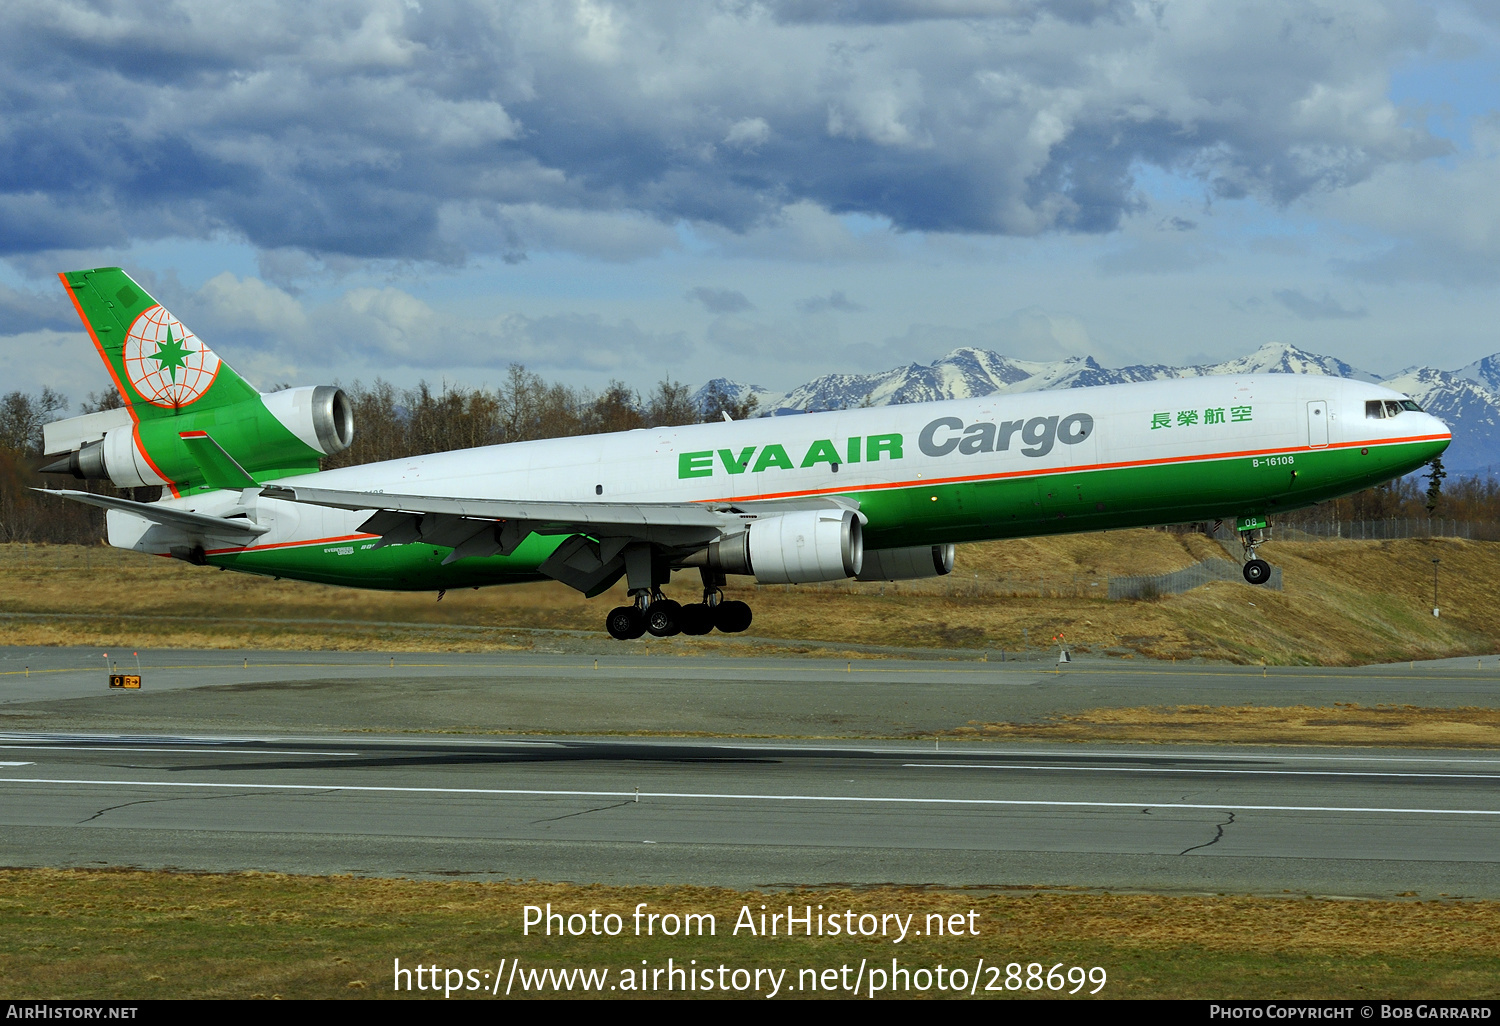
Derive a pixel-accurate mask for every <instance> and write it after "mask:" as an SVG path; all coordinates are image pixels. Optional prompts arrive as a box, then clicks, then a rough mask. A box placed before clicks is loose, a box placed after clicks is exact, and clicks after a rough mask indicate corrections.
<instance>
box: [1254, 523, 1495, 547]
mask: <svg viewBox="0 0 1500 1026" xmlns="http://www.w3.org/2000/svg"><path fill="white" fill-rule="evenodd" d="M1274 537H1275V540H1276V541H1283V542H1296V541H1330V540H1344V541H1349V540H1353V541H1387V540H1393V539H1398V538H1469V539H1473V540H1477V541H1497V540H1500V524H1496V523H1493V522H1491V521H1484V520H1441V519H1428V518H1427V517H1392V518H1390V519H1387V520H1326V521H1310V522H1308V523H1301V524H1298V523H1291V524H1277V525H1276V533H1275V536H1274Z"/></svg>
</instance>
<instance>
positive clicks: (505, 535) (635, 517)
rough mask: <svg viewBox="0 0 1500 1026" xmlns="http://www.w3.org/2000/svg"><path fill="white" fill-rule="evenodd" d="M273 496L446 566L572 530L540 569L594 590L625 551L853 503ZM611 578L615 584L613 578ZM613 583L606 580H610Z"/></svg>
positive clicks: (671, 548) (287, 491) (292, 490)
mask: <svg viewBox="0 0 1500 1026" xmlns="http://www.w3.org/2000/svg"><path fill="white" fill-rule="evenodd" d="M261 495H263V496H265V497H266V498H268V499H285V500H289V501H291V502H305V503H310V504H312V505H316V506H329V507H332V508H334V509H348V510H361V511H362V510H371V511H372V513H371V516H370V517H369V518H368V519H367V520H365V521H364V523H363V524H361V525H360V530H361V531H364V532H366V533H369V534H378V535H380V541H379V542H377V543H376V547H383V546H386V545H405V544H408V543H411V542H424V543H428V544H432V545H439V546H445V547H448V548H451V549H452V550H453V551H452V552H450V553H449V554H448V555H447V556H446V557H445V558H444V559H443V562H444V563H445V564H446V563H451V562H454V561H456V560H460V559H467V558H469V557H471V556H492V555H495V554H496V553H499V554H501V555H506V556H508V555H510V554H511V553H512V552H514V551H515V550H516V549H517V548H518V547H519V546H520V544H521V543H522V542H523V541H525V540H526V539H527V538H528V537H529V536H531V535H532V534H544V535H559V534H561V535H571V536H573V537H572V538H570V539H569V540H568V541H566V542H564V543H563V545H562V546H560V547H559V548H558V549H557V551H556V553H555V554H554V555H553V556H552V557H551V558H549V559H548V560H547V561H546V562H545V563H543V564H542V566H541V567H540V568H539V569H540V570H541V572H542V573H544V574H546V575H547V576H549V577H553V578H555V579H557V580H560V581H563V583H565V584H569V585H570V586H572V587H577V588H578V589H579V590H580V591H584V592H588V593H593V592H594V591H595V589H596V588H597V587H599V582H602V581H604V580H606V579H607V578H609V575H610V574H611V573H614V578H616V579H617V578H618V577H619V573H617V572H614V571H615V570H618V569H619V568H622V567H623V565H624V564H623V561H622V559H621V554H622V553H623V552H624V551H625V549H626V548H627V547H635V546H640V545H646V546H649V547H650V548H651V549H652V550H654V551H657V552H662V553H664V554H666V555H667V556H669V557H670V556H673V555H679V556H680V555H685V554H688V553H691V552H694V551H696V550H699V549H702V548H703V547H704V546H706V545H708V544H709V543H711V542H714V541H718V540H719V539H721V538H725V537H728V536H730V535H735V534H742V533H744V531H745V530H746V529H747V528H748V526H749V524H750V523H752V522H754V521H756V520H758V519H761V518H764V517H767V516H774V515H778V514H781V513H787V512H790V511H791V510H794V509H830V508H837V509H850V510H854V511H855V513H856V514H857V515H859V516H860V518H861V519H863V514H859V513H858V509H859V507H858V504H857V503H855V502H853V501H851V500H849V499H845V498H842V497H839V496H829V497H813V498H804V499H797V500H792V501H788V502H774V503H773V502H755V503H740V504H735V503H713V502H707V503H699V502H637V503H615V502H531V501H523V500H517V499H475V498H445V497H441V496H432V495H393V494H389V493H386V492H356V491H342V490H337V489H330V488H311V487H304V486H301V485H297V484H282V485H268V486H266V487H265V488H263V489H261ZM611 583H612V582H611ZM605 586H606V587H607V585H605Z"/></svg>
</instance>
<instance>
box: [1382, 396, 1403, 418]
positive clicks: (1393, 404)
mask: <svg viewBox="0 0 1500 1026" xmlns="http://www.w3.org/2000/svg"><path fill="white" fill-rule="evenodd" d="M1400 412H1401V404H1400V403H1398V402H1397V401H1396V400H1394V399H1387V400H1386V401H1385V415H1386V416H1387V417H1394V416H1396V415H1397V414H1398V413H1400Z"/></svg>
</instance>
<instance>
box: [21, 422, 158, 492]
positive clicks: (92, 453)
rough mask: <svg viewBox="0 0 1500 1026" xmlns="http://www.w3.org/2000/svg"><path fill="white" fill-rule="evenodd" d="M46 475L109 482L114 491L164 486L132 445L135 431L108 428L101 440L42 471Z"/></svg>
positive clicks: (134, 443)
mask: <svg viewBox="0 0 1500 1026" xmlns="http://www.w3.org/2000/svg"><path fill="white" fill-rule="evenodd" d="M43 471H44V472H46V473H70V474H72V475H73V476H74V477H78V478H84V479H86V480H91V481H105V480H108V481H111V482H113V483H114V485H115V487H117V488H142V487H145V486H147V485H159V484H165V483H166V482H165V481H164V480H163V479H162V477H161V475H160V474H158V473H157V472H156V471H155V470H153V469H151V462H150V461H149V460H148V459H146V455H145V453H143V452H141V447H140V446H139V445H138V444H137V443H136V438H135V428H134V427H133V426H132V427H125V426H121V427H117V428H110V429H109V430H108V431H106V432H105V433H104V437H103V438H101V439H98V440H97V441H93V442H88V443H86V444H84V446H83V447H82V448H80V449H78V450H76V451H75V452H72V453H70V454H69V455H68V456H67V457H66V458H64V459H62V460H59V461H58V462H57V463H54V464H51V465H50V466H47V467H44V468H43Z"/></svg>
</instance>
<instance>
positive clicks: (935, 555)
mask: <svg viewBox="0 0 1500 1026" xmlns="http://www.w3.org/2000/svg"><path fill="white" fill-rule="evenodd" d="M952 572H953V546H952V545H912V546H909V547H907V548H904V549H865V565H864V566H863V567H862V568H861V569H860V571H859V574H858V575H857V577H858V579H859V580H861V581H915V580H919V579H920V578H923V577H944V576H946V575H948V574H951V573H952Z"/></svg>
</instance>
